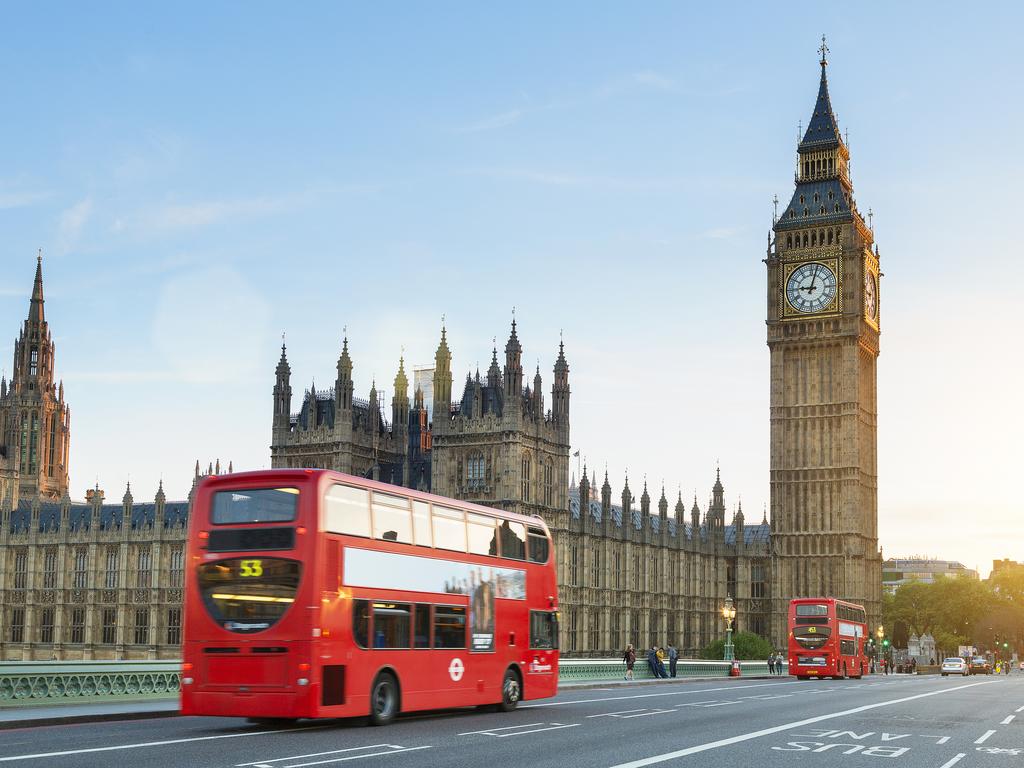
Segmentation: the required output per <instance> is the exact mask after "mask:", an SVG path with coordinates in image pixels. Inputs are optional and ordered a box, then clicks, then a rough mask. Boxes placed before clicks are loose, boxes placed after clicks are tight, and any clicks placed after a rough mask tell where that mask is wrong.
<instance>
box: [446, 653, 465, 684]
mask: <svg viewBox="0 0 1024 768" xmlns="http://www.w3.org/2000/svg"><path fill="white" fill-rule="evenodd" d="M465 671H466V668H465V667H464V666H462V659H460V658H459V657H458V656H456V657H455V658H454V659H452V661H451V663H450V664H449V665H448V676H449V677H451V679H452V680H454V681H455V682H456V683H457V682H459V680H461V679H462V675H463V674H464V673H465Z"/></svg>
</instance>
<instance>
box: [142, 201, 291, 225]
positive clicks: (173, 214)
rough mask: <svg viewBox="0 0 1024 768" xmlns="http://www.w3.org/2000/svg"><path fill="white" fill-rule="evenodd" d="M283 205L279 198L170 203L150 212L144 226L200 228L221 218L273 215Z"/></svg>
mask: <svg viewBox="0 0 1024 768" xmlns="http://www.w3.org/2000/svg"><path fill="white" fill-rule="evenodd" d="M285 205H286V201H285V200H284V199H280V198H278V199H274V198H249V199H240V200H207V201H203V202H197V203H172V204H168V205H163V206H161V207H159V208H157V209H156V210H155V211H153V212H152V213H150V214H149V215H148V216H147V217H146V223H147V224H148V225H149V226H151V227H153V228H156V229H163V230H178V229H199V228H201V227H205V226H209V225H210V224H214V223H216V222H218V221H222V220H224V219H229V218H237V217H244V216H254V215H259V214H266V213H274V212H277V211H280V210H282V209H283V208H284V207H285Z"/></svg>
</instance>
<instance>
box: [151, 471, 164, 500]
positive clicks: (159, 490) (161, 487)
mask: <svg viewBox="0 0 1024 768" xmlns="http://www.w3.org/2000/svg"><path fill="white" fill-rule="evenodd" d="M153 500H154V501H155V502H156V503H157V504H163V503H164V502H165V501H167V495H166V494H165V493H164V479H163V478H162V477H161V478H160V485H158V486H157V489H156V496H155V497H154V499H153Z"/></svg>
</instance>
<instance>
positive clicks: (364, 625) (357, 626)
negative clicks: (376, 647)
mask: <svg viewBox="0 0 1024 768" xmlns="http://www.w3.org/2000/svg"><path fill="white" fill-rule="evenodd" d="M352 637H353V638H354V639H355V641H356V645H358V646H359V647H360V648H366V647H368V646H369V644H370V601H369V600H353V601H352Z"/></svg>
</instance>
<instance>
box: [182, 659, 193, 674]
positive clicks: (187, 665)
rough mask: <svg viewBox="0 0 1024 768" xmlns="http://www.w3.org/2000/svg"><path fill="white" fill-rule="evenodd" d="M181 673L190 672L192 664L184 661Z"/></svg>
mask: <svg viewBox="0 0 1024 768" xmlns="http://www.w3.org/2000/svg"><path fill="white" fill-rule="evenodd" d="M181 671H182V672H191V671H192V662H190V661H186V662H185V663H184V664H182V665H181Z"/></svg>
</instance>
